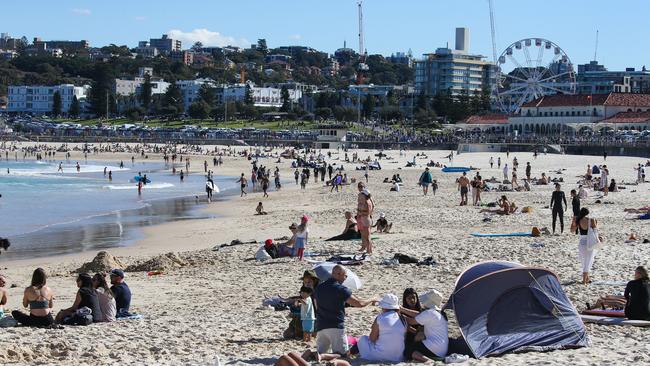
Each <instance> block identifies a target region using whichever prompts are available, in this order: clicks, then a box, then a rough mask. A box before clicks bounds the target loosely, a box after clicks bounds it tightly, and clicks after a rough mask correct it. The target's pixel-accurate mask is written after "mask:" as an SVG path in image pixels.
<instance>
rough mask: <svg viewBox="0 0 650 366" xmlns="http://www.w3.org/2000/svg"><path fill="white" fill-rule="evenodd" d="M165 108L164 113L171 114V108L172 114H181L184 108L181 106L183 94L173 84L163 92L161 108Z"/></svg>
mask: <svg viewBox="0 0 650 366" xmlns="http://www.w3.org/2000/svg"><path fill="white" fill-rule="evenodd" d="M165 107H167V109H166V111H167V112H171V111H172V108H173V110H174V111H175V112H174V113H172V114H179V113H182V112H183V111H184V110H185V108H184V105H183V92H182V91H181V88H180V87H179V86H178V85H176V84H175V83H174V84H170V85H169V87H168V88H167V91H166V92H165V97H164V98H163V108H165Z"/></svg>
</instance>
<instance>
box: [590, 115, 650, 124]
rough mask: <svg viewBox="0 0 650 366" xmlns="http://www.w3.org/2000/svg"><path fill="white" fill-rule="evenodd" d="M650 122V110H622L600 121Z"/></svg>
mask: <svg viewBox="0 0 650 366" xmlns="http://www.w3.org/2000/svg"><path fill="white" fill-rule="evenodd" d="M644 122H650V112H620V113H616V114H615V115H613V116H611V117H609V118H607V119H604V120H602V121H600V123H644Z"/></svg>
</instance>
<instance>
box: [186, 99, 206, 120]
mask: <svg viewBox="0 0 650 366" xmlns="http://www.w3.org/2000/svg"><path fill="white" fill-rule="evenodd" d="M187 113H188V114H189V115H190V117H192V118H195V119H201V120H203V119H206V118H207V117H208V115H209V114H210V105H209V104H208V103H206V102H205V101H203V100H199V101H196V102H194V103H192V104H190V107H189V108H188V109H187Z"/></svg>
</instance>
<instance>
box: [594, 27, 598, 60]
mask: <svg viewBox="0 0 650 366" xmlns="http://www.w3.org/2000/svg"><path fill="white" fill-rule="evenodd" d="M597 57H598V29H596V49H595V50H594V61H598V58H597Z"/></svg>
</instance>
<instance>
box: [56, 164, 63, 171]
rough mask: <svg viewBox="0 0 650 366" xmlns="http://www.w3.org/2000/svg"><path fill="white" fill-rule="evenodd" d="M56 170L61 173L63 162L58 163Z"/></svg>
mask: <svg viewBox="0 0 650 366" xmlns="http://www.w3.org/2000/svg"><path fill="white" fill-rule="evenodd" d="M58 172H61V173H63V162H61V163H59V169H57V173H58Z"/></svg>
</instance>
